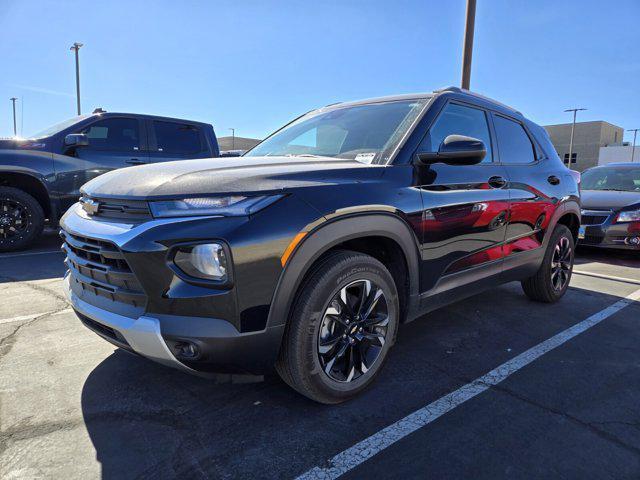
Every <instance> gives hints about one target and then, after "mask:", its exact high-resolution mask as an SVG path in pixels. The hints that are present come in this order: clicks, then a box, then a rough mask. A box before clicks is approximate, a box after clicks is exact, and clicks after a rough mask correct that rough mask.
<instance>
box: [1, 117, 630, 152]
mask: <svg viewBox="0 0 640 480" xmlns="http://www.w3.org/2000/svg"><path fill="white" fill-rule="evenodd" d="M14 116H15V115H14ZM638 130H640V128H630V129H629V130H627V132H633V147H632V148H631V163H633V157H634V156H635V153H636V135H637V134H638Z"/></svg>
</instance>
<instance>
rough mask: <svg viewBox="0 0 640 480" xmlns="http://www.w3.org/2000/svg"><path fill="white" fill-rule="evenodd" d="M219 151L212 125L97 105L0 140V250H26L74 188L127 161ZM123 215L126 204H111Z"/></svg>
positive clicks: (72, 197)
mask: <svg viewBox="0 0 640 480" xmlns="http://www.w3.org/2000/svg"><path fill="white" fill-rule="evenodd" d="M218 155H219V150H218V142H217V139H216V135H215V133H214V131H213V127H212V126H211V125H209V124H206V123H202V122H194V121H191V120H183V119H178V118H167V117H158V116H152V115H140V114H134V113H108V112H105V111H104V110H102V109H96V110H95V111H94V113H92V114H90V115H81V116H78V117H74V118H72V119H69V120H67V121H64V122H62V123H59V124H57V125H54V126H52V127H50V128H48V129H46V130H44V131H42V132H40V133H37V134H35V135H33V136H32V137H31V138H28V139H19V138H12V139H2V140H0V252H2V251H10V250H18V249H21V248H25V247H27V246H28V245H29V244H30V243H31V242H33V241H34V240H35V239H36V238H37V237H38V236H39V235H40V233H41V232H42V229H43V227H44V225H45V221H47V220H48V221H49V223H50V224H53V225H56V224H57V222H58V219H59V218H60V217H61V216H62V214H63V213H64V212H65V211H66V210H67V209H68V208H69V207H70V206H71V205H73V204H74V203H75V202H77V201H78V198H79V197H80V187H81V186H82V185H83V184H85V183H86V182H88V181H89V180H91V179H92V178H95V177H97V176H98V175H101V174H103V173H105V172H108V171H110V170H114V169H117V168H122V167H129V166H132V165H141V164H145V163H156V162H167V161H170V160H181V159H188V158H210V157H217V156H218ZM110 208H114V209H116V210H118V211H121V212H125V211H128V210H130V205H128V204H127V203H126V202H125V203H120V204H112V205H111V206H110Z"/></svg>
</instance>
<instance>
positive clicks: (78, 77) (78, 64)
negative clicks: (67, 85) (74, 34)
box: [69, 42, 82, 115]
mask: <svg viewBox="0 0 640 480" xmlns="http://www.w3.org/2000/svg"><path fill="white" fill-rule="evenodd" d="M80 47H82V43H78V42H75V43H74V44H73V45H72V46H71V48H70V49H69V50H74V51H75V53H76V98H77V102H78V115H81V113H80V57H79V56H78V51H79V50H80Z"/></svg>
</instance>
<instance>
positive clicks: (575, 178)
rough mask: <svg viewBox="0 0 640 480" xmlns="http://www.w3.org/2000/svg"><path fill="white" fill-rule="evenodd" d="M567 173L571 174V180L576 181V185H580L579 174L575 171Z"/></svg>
mask: <svg viewBox="0 0 640 480" xmlns="http://www.w3.org/2000/svg"><path fill="white" fill-rule="evenodd" d="M569 173H570V174H571V176H572V177H573V179H574V180H575V181H576V183H577V184H578V185H580V177H581V175H580V172H578V171H577V170H569Z"/></svg>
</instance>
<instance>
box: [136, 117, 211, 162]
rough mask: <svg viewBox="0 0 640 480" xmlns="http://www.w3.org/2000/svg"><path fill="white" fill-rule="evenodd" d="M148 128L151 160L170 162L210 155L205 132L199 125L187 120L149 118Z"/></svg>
mask: <svg viewBox="0 0 640 480" xmlns="http://www.w3.org/2000/svg"><path fill="white" fill-rule="evenodd" d="M147 128H148V133H149V145H150V151H149V161H150V162H168V161H171V160H182V159H188V158H206V157H208V156H209V153H208V152H209V150H208V148H207V146H206V141H205V138H204V132H203V131H202V128H201V127H200V126H199V125H195V124H191V123H187V122H184V123H183V122H174V121H165V120H149V121H148V123H147Z"/></svg>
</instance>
